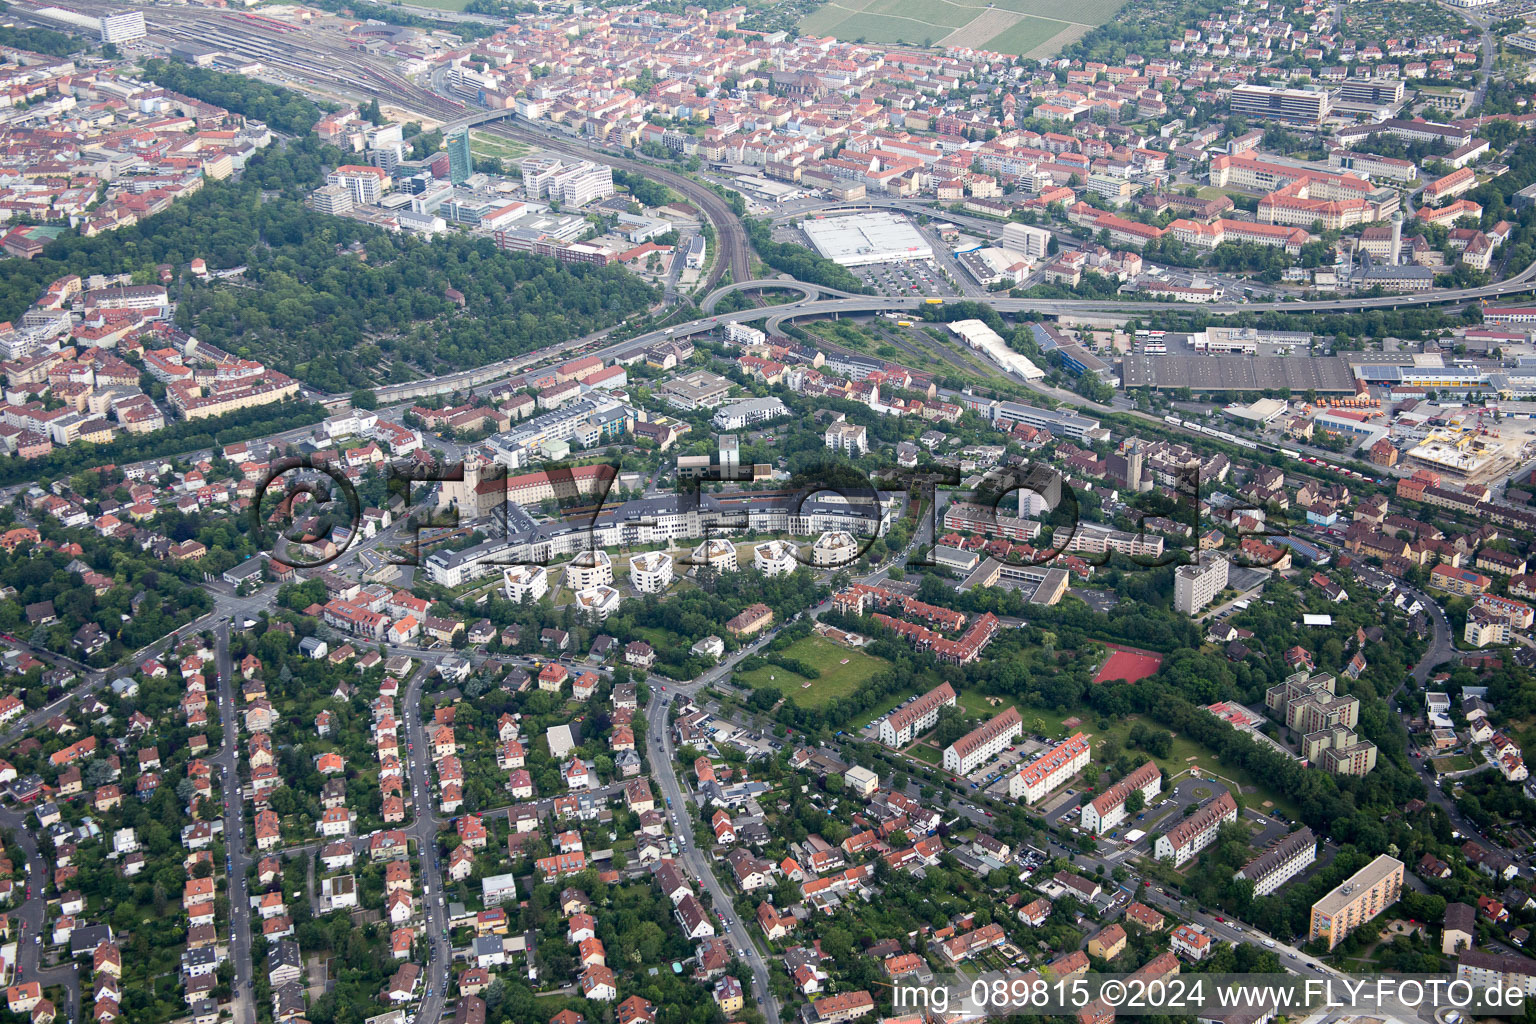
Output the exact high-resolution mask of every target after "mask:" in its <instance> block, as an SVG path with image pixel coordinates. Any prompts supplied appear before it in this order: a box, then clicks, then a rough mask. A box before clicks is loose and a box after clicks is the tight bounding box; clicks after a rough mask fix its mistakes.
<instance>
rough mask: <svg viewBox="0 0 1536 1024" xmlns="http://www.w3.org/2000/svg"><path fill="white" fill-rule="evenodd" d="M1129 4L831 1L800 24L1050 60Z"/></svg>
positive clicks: (851, 36) (820, 31) (811, 29)
mask: <svg viewBox="0 0 1536 1024" xmlns="http://www.w3.org/2000/svg"><path fill="white" fill-rule="evenodd" d="M1123 3H1124V0H1082V2H1081V3H1076V4H1070V5H1068V4H1063V3H1060V2H1054V0H993V2H990V3H989V2H988V0H828V3H826V4H824V5H823V6H821V7H819V8H817V9H816V10H815V11H813V12H811V14H810V15H809V16H807V17H806V18H805V20H803V21H802V22H801V23H800V31H801V32H803V33H805V34H806V35H817V36H836V37H837V38H839V39H842V40H846V41H860V40H862V41H865V42H870V43H907V44H912V45H917V46H969V47H975V48H976V49H981V50H997V51H1000V52H1002V53H1016V54H1020V55H1023V56H1027V57H1046V56H1050V55H1051V54H1053V53H1055V52H1057V51H1058V50H1060V49H1061V48H1062V47H1063V46H1065V45H1067V44H1068V43H1070V42H1072V41H1073V40H1076V39H1078V38H1080V37H1081V36H1082V35H1083V33H1085V32H1087V31H1088V30H1089V29H1091V28H1093V27H1095V26H1097V25H1102V24H1103V23H1104V22H1106V21H1108V20H1110V19H1111V18H1113V17H1114V16H1115V12H1116V11H1118V10H1119V9H1120V7H1121V5H1122V4H1123Z"/></svg>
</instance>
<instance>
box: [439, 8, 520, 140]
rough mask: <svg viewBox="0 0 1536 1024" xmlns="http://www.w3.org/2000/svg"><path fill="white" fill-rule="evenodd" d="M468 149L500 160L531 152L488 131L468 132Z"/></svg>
mask: <svg viewBox="0 0 1536 1024" xmlns="http://www.w3.org/2000/svg"><path fill="white" fill-rule="evenodd" d="M455 9H457V8H455ZM469 150H470V152H471V153H473V154H474V155H475V156H488V157H498V158H500V159H502V160H520V159H522V158H523V157H525V156H527V155H528V154H529V153H532V152H533V147H532V146H528V145H524V144H523V143H521V142H513V141H512V140H511V139H504V138H502V137H500V136H499V135H492V134H490V133H489V132H474V131H472V132H470V133H469Z"/></svg>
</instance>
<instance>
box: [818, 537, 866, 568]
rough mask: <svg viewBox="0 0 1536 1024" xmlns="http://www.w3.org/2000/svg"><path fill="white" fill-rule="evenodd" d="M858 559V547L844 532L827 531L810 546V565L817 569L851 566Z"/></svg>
mask: <svg viewBox="0 0 1536 1024" xmlns="http://www.w3.org/2000/svg"><path fill="white" fill-rule="evenodd" d="M858 557H859V545H858V543H857V542H856V541H854V539H853V534H851V533H849V532H848V531H846V530H829V531H828V532H826V533H824V534H822V535H821V536H820V537H817V538H816V543H814V544H812V545H811V564H812V565H814V566H816V567H817V568H825V567H828V566H840V565H851V564H853V562H854V561H855V560H856V559H857V558H858Z"/></svg>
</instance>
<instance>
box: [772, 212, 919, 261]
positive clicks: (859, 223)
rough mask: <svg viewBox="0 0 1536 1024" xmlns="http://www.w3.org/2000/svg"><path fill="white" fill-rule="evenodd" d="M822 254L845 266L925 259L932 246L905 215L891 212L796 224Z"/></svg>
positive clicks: (861, 214)
mask: <svg viewBox="0 0 1536 1024" xmlns="http://www.w3.org/2000/svg"><path fill="white" fill-rule="evenodd" d="M800 227H801V230H803V231H804V232H805V237H806V238H808V239H810V241H811V244H812V245H813V246H815V247H816V251H817V252H818V253H820V254H821V255H822V256H824V257H826V258H827V259H829V260H832V261H833V262H835V263H840V264H842V265H843V266H845V267H859V266H864V265H866V264H870V263H893V262H896V261H899V260H926V259H928V258H930V257H931V256H932V255H933V247H932V246H931V245H929V244H928V240H927V239H925V238H924V237H923V235H922V233H921V232H919V231H918V230H917V228H915V227H913V225H912V222H911V221H909V220H908V219H907V218H905V217H903V216H900V215H898V214H894V213H860V214H855V215H853V216H851V217H831V218H827V219H825V220H812V221H806V222H805V223H803V224H801V225H800Z"/></svg>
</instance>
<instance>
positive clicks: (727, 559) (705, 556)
mask: <svg viewBox="0 0 1536 1024" xmlns="http://www.w3.org/2000/svg"><path fill="white" fill-rule="evenodd" d="M693 563H694V564H695V565H699V566H704V565H707V566H709V567H710V568H711V569H713V570H715V572H735V571H736V545H735V544H732V543H731V542H730V541H728V540H725V539H724V538H721V537H713V538H711V539H709V540H706V541H705V542H704V543H702V544H700V545H699V546H698V547H696V548H694V549H693Z"/></svg>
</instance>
